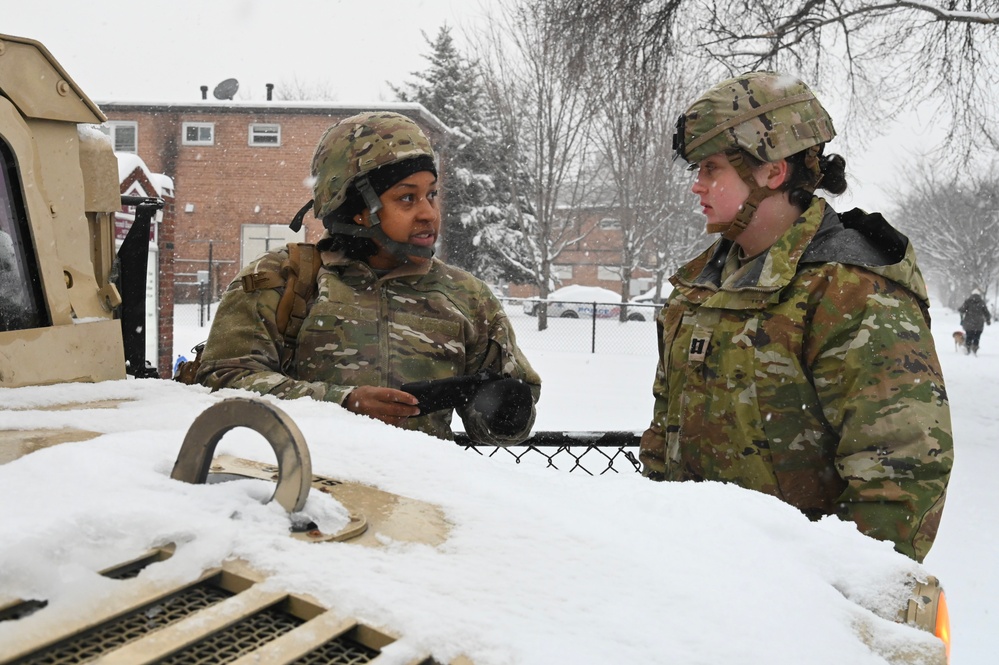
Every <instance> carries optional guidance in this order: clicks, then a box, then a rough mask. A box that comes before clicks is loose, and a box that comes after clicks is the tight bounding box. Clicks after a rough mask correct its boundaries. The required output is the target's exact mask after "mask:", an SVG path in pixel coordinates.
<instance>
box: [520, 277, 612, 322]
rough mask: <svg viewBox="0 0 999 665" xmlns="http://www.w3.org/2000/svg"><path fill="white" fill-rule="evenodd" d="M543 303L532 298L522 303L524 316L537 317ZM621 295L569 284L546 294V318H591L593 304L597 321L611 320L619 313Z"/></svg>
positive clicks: (600, 288) (594, 287) (606, 290)
mask: <svg viewBox="0 0 999 665" xmlns="http://www.w3.org/2000/svg"><path fill="white" fill-rule="evenodd" d="M542 302H544V301H542V300H540V299H538V298H532V299H528V300H525V301H524V314H527V315H529V316H537V314H538V306H539V305H540V304H541V303H542ZM620 303H621V294H619V293H615V292H614V291H611V290H610V289H605V288H602V287H599V286H582V285H580V284H570V285H569V286H563V287H562V288H561V289H555V290H554V291H552V292H551V293H550V294H548V316H554V317H558V318H562V319H579V318H591V317H592V316H593V307H594V304H595V305H596V308H597V318H598V319H612V318H614V317H616V316H618V315H619V314H620V313H621V305H620Z"/></svg>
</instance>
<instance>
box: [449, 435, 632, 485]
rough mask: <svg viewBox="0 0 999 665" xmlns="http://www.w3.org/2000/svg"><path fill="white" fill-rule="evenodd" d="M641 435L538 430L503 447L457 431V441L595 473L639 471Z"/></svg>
mask: <svg viewBox="0 0 999 665" xmlns="http://www.w3.org/2000/svg"><path fill="white" fill-rule="evenodd" d="M640 438H641V433H640V432H535V433H534V435H533V436H532V437H531V438H530V439H528V440H527V441H525V442H524V443H523V444H521V445H518V446H508V447H503V446H486V445H479V444H476V443H474V442H472V440H471V439H469V438H468V435H467V434H465V433H463V432H456V433H455V443H457V444H458V445H459V446H462V447H463V448H464V449H465V450H470V451H472V452H475V453H478V454H479V455H482V456H484V457H494V458H499V459H512V460H513V461H515V462H516V463H517V464H533V465H537V466H541V467H543V468H547V469H555V470H556V471H567V472H569V473H573V472H577V473H585V474H588V475H591V476H602V475H604V474H607V473H639V472H640V471H641V465H640V463H639V461H638V443H639V440H640Z"/></svg>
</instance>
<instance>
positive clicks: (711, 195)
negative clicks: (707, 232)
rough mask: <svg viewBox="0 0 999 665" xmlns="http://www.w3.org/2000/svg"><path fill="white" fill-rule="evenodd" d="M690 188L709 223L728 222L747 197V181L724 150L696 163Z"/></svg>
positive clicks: (733, 217)
mask: <svg viewBox="0 0 999 665" xmlns="http://www.w3.org/2000/svg"><path fill="white" fill-rule="evenodd" d="M690 191H692V192H693V193H694V194H697V197H698V199H699V200H700V204H701V212H703V213H704V217H705V218H706V222H707V223H708V224H712V223H715V224H728V223H729V222H731V221H732V220H734V219H735V216H736V214H738V212H739V208H740V207H741V206H742V204H743V203H745V201H746V199H747V198H749V185H747V184H746V183H745V182H744V181H743V180H742V178H740V177H739V172H738V171H736V170H735V167H734V166H732V164H731V162H729V161H728V157H726V156H725V153H723V152H719V153H716V154H714V155H711V156H710V157H707V158H705V159H703V160H701V161H700V163H698V164H697V176H696V178H694V184H693V186H692V187H691V188H690Z"/></svg>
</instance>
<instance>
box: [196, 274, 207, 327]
mask: <svg viewBox="0 0 999 665" xmlns="http://www.w3.org/2000/svg"><path fill="white" fill-rule="evenodd" d="M207 286H208V285H207V284H206V283H204V282H201V283H199V284H198V327H200V328H204V327H205V292H206V291H207V290H208V289H207Z"/></svg>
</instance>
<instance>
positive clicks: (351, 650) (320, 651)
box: [292, 635, 379, 665]
mask: <svg viewBox="0 0 999 665" xmlns="http://www.w3.org/2000/svg"><path fill="white" fill-rule="evenodd" d="M378 654H379V651H378V650H377V649H372V648H371V647H369V646H365V645H364V644H361V643H360V642H355V641H354V640H352V639H350V637H348V636H346V635H340V636H339V637H337V638H336V639H332V640H330V641H329V642H326V643H325V644H323V645H322V646H321V647H318V648H317V649H314V650H313V651H310V652H309V653H307V654H305V655H304V656H302V657H301V658H299V659H298V660H296V661H294V662H293V663H292V665H327V663H328V664H329V665H364V664H365V663H370V662H371V661H372V660H374V658H375V657H376V656H377V655H378Z"/></svg>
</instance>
